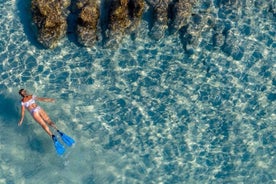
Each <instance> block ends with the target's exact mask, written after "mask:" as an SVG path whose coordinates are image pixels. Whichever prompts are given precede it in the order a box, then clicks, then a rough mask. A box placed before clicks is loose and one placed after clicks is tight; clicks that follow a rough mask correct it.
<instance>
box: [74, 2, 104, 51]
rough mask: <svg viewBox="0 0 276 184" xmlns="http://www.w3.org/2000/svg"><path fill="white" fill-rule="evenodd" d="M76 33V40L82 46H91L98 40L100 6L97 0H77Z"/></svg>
mask: <svg viewBox="0 0 276 184" xmlns="http://www.w3.org/2000/svg"><path fill="white" fill-rule="evenodd" d="M77 8H78V9H79V10H80V13H79V16H78V25H77V34H78V41H79V42H80V43H81V44H82V45H84V46H93V45H95V43H96V41H97V40H98V36H97V30H98V23H99V18H100V6H99V4H98V1H97V0H78V2H77Z"/></svg>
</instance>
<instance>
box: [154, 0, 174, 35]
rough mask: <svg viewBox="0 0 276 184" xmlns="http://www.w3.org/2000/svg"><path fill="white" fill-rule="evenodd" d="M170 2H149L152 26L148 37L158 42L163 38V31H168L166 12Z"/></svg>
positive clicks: (163, 0) (164, 0) (165, 0)
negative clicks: (151, 11)
mask: <svg viewBox="0 0 276 184" xmlns="http://www.w3.org/2000/svg"><path fill="white" fill-rule="evenodd" d="M169 3H170V0H158V1H151V2H150V5H151V6H152V7H153V19H154V20H153V21H154V23H153V26H152V28H151V31H150V36H151V37H152V38H153V39H155V40H160V39H161V38H162V37H164V34H165V31H166V30H167V29H168V20H169V19H168V18H169V17H168V10H169Z"/></svg>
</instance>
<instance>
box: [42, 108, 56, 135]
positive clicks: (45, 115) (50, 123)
mask: <svg viewBox="0 0 276 184" xmlns="http://www.w3.org/2000/svg"><path fill="white" fill-rule="evenodd" d="M39 114H40V116H41V117H42V119H43V120H44V121H45V122H46V123H47V124H48V125H50V126H51V127H53V128H54V129H56V130H58V128H57V126H56V125H55V123H54V122H53V121H52V120H51V119H50V117H49V116H48V114H47V113H46V112H45V111H44V109H42V108H40V110H39Z"/></svg>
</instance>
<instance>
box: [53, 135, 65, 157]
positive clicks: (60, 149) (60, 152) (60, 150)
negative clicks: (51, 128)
mask: <svg viewBox="0 0 276 184" xmlns="http://www.w3.org/2000/svg"><path fill="white" fill-rule="evenodd" d="M52 139H53V141H54V146H55V148H56V152H57V154H58V155H63V153H64V152H65V148H64V147H63V145H62V144H61V143H60V142H59V141H58V140H57V138H56V136H55V135H52Z"/></svg>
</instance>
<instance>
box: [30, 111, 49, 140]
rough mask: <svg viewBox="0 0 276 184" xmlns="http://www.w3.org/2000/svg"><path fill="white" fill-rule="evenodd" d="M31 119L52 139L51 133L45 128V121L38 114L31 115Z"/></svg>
mask: <svg viewBox="0 0 276 184" xmlns="http://www.w3.org/2000/svg"><path fill="white" fill-rule="evenodd" d="M33 118H34V120H36V122H38V123H39V124H40V126H41V127H42V128H43V129H44V130H45V132H47V134H48V135H49V136H50V137H52V135H53V133H52V132H51V130H50V128H49V127H48V126H47V124H46V123H45V121H44V120H43V119H42V118H41V116H40V115H39V113H38V112H35V113H33Z"/></svg>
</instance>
